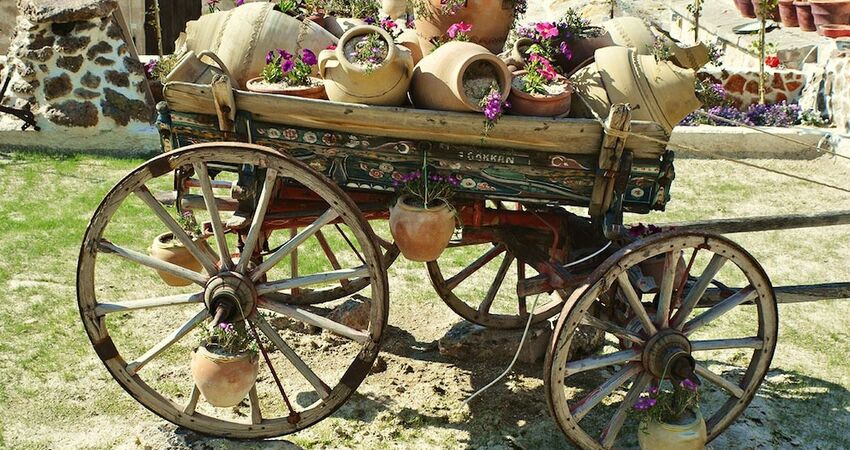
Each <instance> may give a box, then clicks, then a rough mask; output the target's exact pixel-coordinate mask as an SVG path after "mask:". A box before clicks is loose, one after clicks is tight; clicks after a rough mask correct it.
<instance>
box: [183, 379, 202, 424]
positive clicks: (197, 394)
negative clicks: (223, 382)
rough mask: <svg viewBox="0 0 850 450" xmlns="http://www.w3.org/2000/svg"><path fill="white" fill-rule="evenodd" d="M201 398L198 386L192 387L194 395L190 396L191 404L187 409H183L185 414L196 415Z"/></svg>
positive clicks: (187, 405) (188, 404)
mask: <svg viewBox="0 0 850 450" xmlns="http://www.w3.org/2000/svg"><path fill="white" fill-rule="evenodd" d="M200 398H201V390H200V389H198V386H197V385H193V386H192V395H190V396H189V403H187V404H186V407H185V408H183V414H186V415H189V416H191V415H193V414H195V408H197V406H198V400H199V399H200Z"/></svg>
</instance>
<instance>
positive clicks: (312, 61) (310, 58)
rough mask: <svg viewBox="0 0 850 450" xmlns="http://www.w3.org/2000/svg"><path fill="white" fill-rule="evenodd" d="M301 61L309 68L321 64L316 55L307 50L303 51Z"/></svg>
mask: <svg viewBox="0 0 850 450" xmlns="http://www.w3.org/2000/svg"><path fill="white" fill-rule="evenodd" d="M301 61H304V64H307V65H308V66H315V65H316V64H317V63H318V62H319V61H318V60H317V59H316V54H315V53H313V52H312V51H311V50H310V49H306V48H305V49H304V50H302V51H301Z"/></svg>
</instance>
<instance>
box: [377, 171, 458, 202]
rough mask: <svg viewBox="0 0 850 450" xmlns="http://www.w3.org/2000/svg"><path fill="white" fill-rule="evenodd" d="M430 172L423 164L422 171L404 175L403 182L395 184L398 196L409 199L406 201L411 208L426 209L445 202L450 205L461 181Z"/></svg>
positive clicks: (399, 181)
mask: <svg viewBox="0 0 850 450" xmlns="http://www.w3.org/2000/svg"><path fill="white" fill-rule="evenodd" d="M429 171H430V169H429V168H428V166H427V165H426V164H423V167H422V169H420V170H416V171H414V172H410V173H407V174H404V175H402V177H401V180H398V181H395V182H393V186H394V187H395V188H396V192H397V193H398V196H399V197H407V199H406V200H407V202H408V204H410V205H411V206H416V207H419V208H425V209H428V208H431V207H436V206H439V205H440V204H441V203H443V202H444V203H447V204H448V203H450V201H451V199H452V197H454V194H455V189H456V188H457V186H458V185H459V184H460V181H459V180H458V179H457V177H454V176H451V175H447V176H442V175H439V174H436V173H430V174H429ZM411 201H413V203H412V204H411V203H410V202H411Z"/></svg>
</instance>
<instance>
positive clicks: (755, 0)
mask: <svg viewBox="0 0 850 450" xmlns="http://www.w3.org/2000/svg"><path fill="white" fill-rule="evenodd" d="M751 1H752V4H753V11H755V13H756V18H758V17H760V16H761V15H762V14H761V12H760V10H761V8H760V7H759V0H751ZM764 15H765V17H767V19H768V20H774V21H776V22H779V20H780V18H779V7H775V8H773V9H772V10H770V11H767V12H765V14H764Z"/></svg>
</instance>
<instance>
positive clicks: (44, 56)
mask: <svg viewBox="0 0 850 450" xmlns="http://www.w3.org/2000/svg"><path fill="white" fill-rule="evenodd" d="M26 57H27V58H29V59H33V60H36V61H38V62H45V61H47V60H48V59H50V58H52V57H53V47H44V48H41V49H38V50H30V51H28V52H27V54H26Z"/></svg>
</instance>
